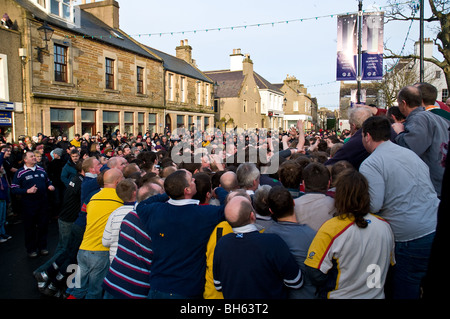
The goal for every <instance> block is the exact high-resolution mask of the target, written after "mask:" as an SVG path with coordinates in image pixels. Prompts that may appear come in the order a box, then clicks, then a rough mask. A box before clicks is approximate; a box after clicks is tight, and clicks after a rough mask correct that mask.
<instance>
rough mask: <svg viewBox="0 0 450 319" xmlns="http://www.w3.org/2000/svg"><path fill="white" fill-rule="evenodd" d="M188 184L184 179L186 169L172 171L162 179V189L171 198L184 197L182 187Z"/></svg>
mask: <svg viewBox="0 0 450 319" xmlns="http://www.w3.org/2000/svg"><path fill="white" fill-rule="evenodd" d="M188 186H189V183H188V181H187V180H186V171H184V170H178V171H176V172H173V173H172V174H170V175H169V176H167V177H166V179H165V180H164V190H165V191H166V194H167V195H168V196H169V197H170V198H173V199H182V198H184V189H185V188H186V187H188Z"/></svg>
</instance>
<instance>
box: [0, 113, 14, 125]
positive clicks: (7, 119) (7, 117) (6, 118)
mask: <svg viewBox="0 0 450 319" xmlns="http://www.w3.org/2000/svg"><path fill="white" fill-rule="evenodd" d="M11 125H12V117H11V112H8V111H0V126H11Z"/></svg>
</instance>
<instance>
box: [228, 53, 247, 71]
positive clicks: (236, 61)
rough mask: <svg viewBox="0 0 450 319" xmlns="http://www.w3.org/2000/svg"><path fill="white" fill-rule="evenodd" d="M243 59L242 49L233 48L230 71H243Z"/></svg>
mask: <svg viewBox="0 0 450 319" xmlns="http://www.w3.org/2000/svg"><path fill="white" fill-rule="evenodd" d="M243 60H244V55H243V54H242V53H241V49H233V54H230V71H242V61H243Z"/></svg>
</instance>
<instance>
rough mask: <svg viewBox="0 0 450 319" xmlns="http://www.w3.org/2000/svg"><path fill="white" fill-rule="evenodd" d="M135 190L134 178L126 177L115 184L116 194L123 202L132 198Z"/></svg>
mask: <svg viewBox="0 0 450 319" xmlns="http://www.w3.org/2000/svg"><path fill="white" fill-rule="evenodd" d="M134 191H137V186H136V183H135V182H134V180H132V179H131V178H126V179H124V180H122V181H120V182H119V183H118V184H117V186H116V193H117V196H119V198H120V199H121V200H123V201H124V202H129V201H131V199H132V197H131V196H132V195H133V192H134Z"/></svg>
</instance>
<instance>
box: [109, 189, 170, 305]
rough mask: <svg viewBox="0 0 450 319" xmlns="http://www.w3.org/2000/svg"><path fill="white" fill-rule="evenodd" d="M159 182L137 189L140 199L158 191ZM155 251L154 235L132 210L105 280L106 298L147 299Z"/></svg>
mask: <svg viewBox="0 0 450 319" xmlns="http://www.w3.org/2000/svg"><path fill="white" fill-rule="evenodd" d="M161 190H162V188H161V186H160V185H158V184H154V183H148V184H144V185H143V186H142V187H141V188H139V190H138V194H137V200H138V202H141V201H143V200H145V199H147V198H149V197H150V196H153V195H156V194H159V193H160V192H161ZM152 259H153V252H152V248H151V238H150V236H149V235H148V234H147V233H146V231H145V230H144V228H143V225H142V223H141V220H140V218H139V216H138V215H137V214H136V212H135V211H134V210H133V211H131V212H129V213H128V214H127V215H126V216H125V217H124V218H123V220H122V223H121V225H120V234H119V240H118V246H117V251H116V255H115V257H114V259H113V261H112V263H111V266H110V267H109V270H108V273H107V275H106V277H105V279H104V280H103V285H102V286H103V289H104V290H105V295H104V298H105V299H114V298H117V299H145V298H147V295H148V293H149V290H150V283H149V282H150V267H151V265H152Z"/></svg>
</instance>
